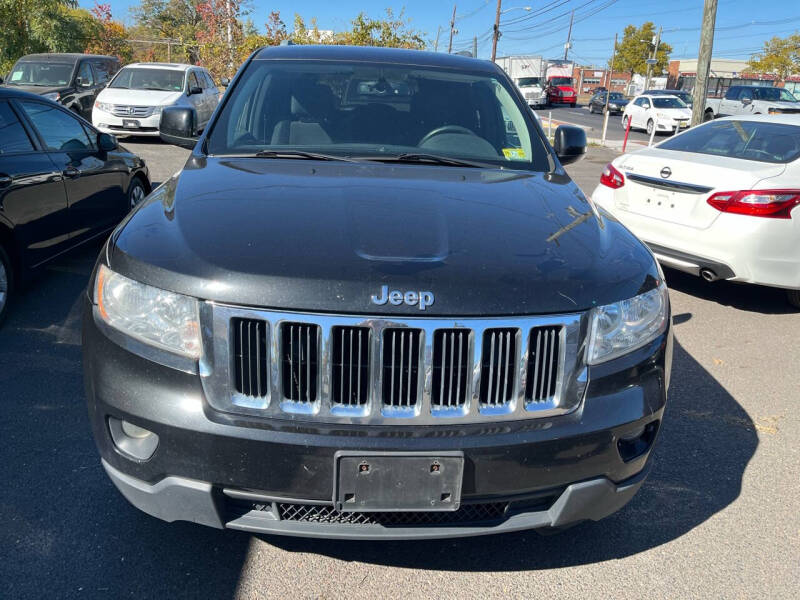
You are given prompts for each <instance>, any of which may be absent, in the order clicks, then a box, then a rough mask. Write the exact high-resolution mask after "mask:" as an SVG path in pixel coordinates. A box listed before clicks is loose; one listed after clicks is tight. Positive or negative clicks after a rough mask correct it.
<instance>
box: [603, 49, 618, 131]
mask: <svg viewBox="0 0 800 600" xmlns="http://www.w3.org/2000/svg"><path fill="white" fill-rule="evenodd" d="M616 58H617V34H616V33H615V34H614V50H612V51H611V72H610V73H609V74H608V84H606V105H605V108H603V135H602V136H601V138H600V145H601V146H605V144H606V131H607V130H608V100H609V98H611V80H612V78H613V77H614V61H615V60H616Z"/></svg>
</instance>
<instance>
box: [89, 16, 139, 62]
mask: <svg viewBox="0 0 800 600" xmlns="http://www.w3.org/2000/svg"><path fill="white" fill-rule="evenodd" d="M92 14H93V15H94V18H95V20H96V22H97V23H96V28H97V31H96V33H95V35H94V36H93V38H92V39H91V40H89V43H88V44H86V49H85V51H86V52H89V53H91V54H106V55H111V56H116V57H117V58H119V59H120V61H122V62H123V63H126V62H130V61H131V58H132V57H133V52H132V51H131V47H130V45H129V44H128V39H127V37H128V35H127V32H126V31H125V26H124V25H122V23H119V22H118V21H114V20H113V19H112V18H111V5H110V4H99V3H95V5H94V8H93V9H92Z"/></svg>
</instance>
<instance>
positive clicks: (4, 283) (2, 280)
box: [0, 261, 8, 313]
mask: <svg viewBox="0 0 800 600" xmlns="http://www.w3.org/2000/svg"><path fill="white" fill-rule="evenodd" d="M7 300H8V273H7V272H6V265H5V263H4V262H2V261H0V313H2V312H3V308H4V307H5V305H6V301H7Z"/></svg>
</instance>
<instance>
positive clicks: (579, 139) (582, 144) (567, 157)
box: [553, 125, 586, 165]
mask: <svg viewBox="0 0 800 600" xmlns="http://www.w3.org/2000/svg"><path fill="white" fill-rule="evenodd" d="M553 148H554V149H555V151H556V155H557V156H558V160H559V161H560V162H561V164H562V165H568V164H570V163H574V162H576V161H579V160H580V159H581V158H583V155H584V154H586V132H585V131H584V130H583V129H581V128H580V127H575V126H574V125H559V126H558V129H556V135H555V139H554V140H553Z"/></svg>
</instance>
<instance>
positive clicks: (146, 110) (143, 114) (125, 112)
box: [111, 104, 155, 119]
mask: <svg viewBox="0 0 800 600" xmlns="http://www.w3.org/2000/svg"><path fill="white" fill-rule="evenodd" d="M154 109H155V106H131V105H128V104H114V105H113V106H112V107H111V114H112V115H114V116H115V117H131V118H134V119H146V118H147V117H149V116H150V115H152V114H153V110H154Z"/></svg>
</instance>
